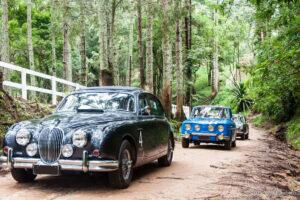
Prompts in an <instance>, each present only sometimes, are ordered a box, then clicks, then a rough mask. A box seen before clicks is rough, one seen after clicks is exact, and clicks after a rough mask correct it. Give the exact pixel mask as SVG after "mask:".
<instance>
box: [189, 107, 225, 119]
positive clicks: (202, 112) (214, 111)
mask: <svg viewBox="0 0 300 200" xmlns="http://www.w3.org/2000/svg"><path fill="white" fill-rule="evenodd" d="M192 116H193V117H194V118H197V117H199V118H215V119H223V118H230V114H229V112H228V109H225V108H222V107H198V108H194V109H193V113H192Z"/></svg>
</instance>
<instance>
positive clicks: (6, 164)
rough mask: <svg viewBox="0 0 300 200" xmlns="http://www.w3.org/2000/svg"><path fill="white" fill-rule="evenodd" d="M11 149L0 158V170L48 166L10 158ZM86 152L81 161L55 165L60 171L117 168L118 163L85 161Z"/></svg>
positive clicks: (64, 161)
mask: <svg viewBox="0 0 300 200" xmlns="http://www.w3.org/2000/svg"><path fill="white" fill-rule="evenodd" d="M12 155H13V154H12V149H9V150H8V155H7V156H0V167H1V168H2V169H11V168H16V169H32V168H33V166H34V165H48V164H46V163H44V162H42V160H41V159H39V158H24V157H14V158H13V157H12ZM86 155H87V154H86V152H84V153H83V159H82V160H66V159H59V160H58V161H57V163H54V164H51V165H59V166H60V169H61V170H62V171H82V172H109V171H115V170H118V168H119V163H118V161H115V160H87V156H86ZM49 166H50V164H49Z"/></svg>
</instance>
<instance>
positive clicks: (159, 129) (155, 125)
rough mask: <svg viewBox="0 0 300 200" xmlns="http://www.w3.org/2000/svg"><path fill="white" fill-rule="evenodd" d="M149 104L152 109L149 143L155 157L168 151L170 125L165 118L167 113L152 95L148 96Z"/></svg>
mask: <svg viewBox="0 0 300 200" xmlns="http://www.w3.org/2000/svg"><path fill="white" fill-rule="evenodd" d="M146 99H147V102H148V106H149V107H150V116H151V127H152V128H151V129H150V130H149V132H150V136H149V139H150V140H151V141H149V143H150V144H151V149H152V152H151V154H152V155H154V156H157V155H160V154H161V153H162V152H163V151H167V148H168V147H167V144H168V138H169V123H168V121H167V119H166V117H165V113H164V110H163V107H162V105H161V103H160V101H159V100H158V99H157V98H156V97H155V96H154V95H152V94H147V98H146Z"/></svg>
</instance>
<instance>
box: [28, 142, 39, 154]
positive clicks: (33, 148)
mask: <svg viewBox="0 0 300 200" xmlns="http://www.w3.org/2000/svg"><path fill="white" fill-rule="evenodd" d="M37 150H38V147H37V144H36V143H31V144H29V145H27V147H26V153H27V155H28V156H30V157H32V156H35V154H36V153H37Z"/></svg>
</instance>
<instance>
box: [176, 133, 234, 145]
mask: <svg viewBox="0 0 300 200" xmlns="http://www.w3.org/2000/svg"><path fill="white" fill-rule="evenodd" d="M219 136H220V134H216V133H191V134H183V135H181V137H182V138H185V139H189V140H190V141H200V142H217V143H220V142H224V141H229V140H230V136H226V135H222V137H219Z"/></svg>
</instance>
